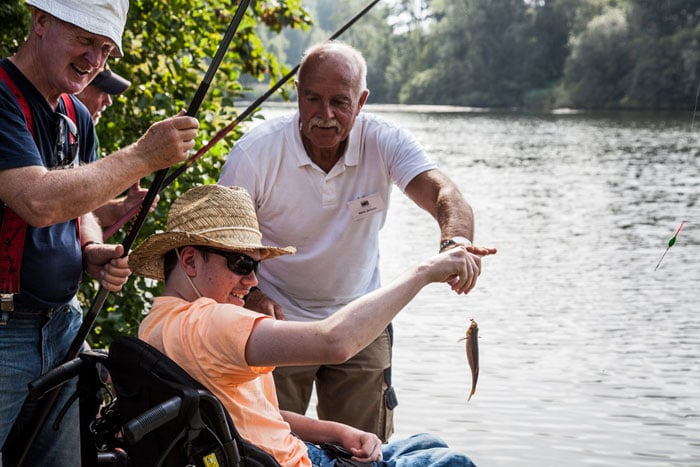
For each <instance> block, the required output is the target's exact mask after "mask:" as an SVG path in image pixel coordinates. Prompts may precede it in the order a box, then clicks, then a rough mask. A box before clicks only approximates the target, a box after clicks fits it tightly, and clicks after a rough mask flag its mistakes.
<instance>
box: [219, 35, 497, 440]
mask: <svg viewBox="0 0 700 467" xmlns="http://www.w3.org/2000/svg"><path fill="white" fill-rule="evenodd" d="M366 73H367V67H366V64H365V61H364V59H363V57H362V55H361V54H360V53H359V52H358V51H357V50H355V49H353V48H352V47H350V46H348V45H345V44H342V43H339V42H327V43H324V44H321V45H318V46H315V47H312V48H311V49H309V50H308V51H307V52H306V53H305V54H304V57H303V58H302V62H301V65H300V68H299V74H298V80H297V82H296V87H297V95H298V96H297V100H298V108H299V110H298V112H297V113H296V114H295V115H293V116H290V117H283V118H280V119H276V120H272V121H269V122H265V123H263V124H261V125H259V126H258V127H256V128H254V129H253V130H252V131H251V132H249V133H248V134H247V135H245V136H244V137H243V138H241V139H240V140H239V141H238V142H237V143H236V145H235V147H234V149H233V150H232V151H231V153H230V154H229V156H228V160H227V162H226V164H225V165H224V167H223V169H222V173H221V177H220V179H219V183H220V184H223V185H237V186H243V187H245V188H246V189H247V190H248V191H249V192H250V194H251V196H252V197H253V200H254V202H255V206H256V209H257V215H258V220H259V222H260V230H261V231H262V234H263V239H264V240H265V241H266V242H268V243H270V244H272V245H294V246H296V248H297V254H296V255H294V256H291V255H290V256H285V257H284V258H279V259H278V260H276V261H274V262H271V263H270V264H265V265H263V267H262V268H261V269H260V272H259V276H258V278H259V281H260V285H259V290H255V291H252V292H251V293H250V295H249V296H248V298H247V300H246V306H247V307H249V308H251V309H255V310H257V311H262V312H265V313H267V314H273V315H275V316H276V317H277V318H278V319H280V318H284V319H287V320H293V321H309V320H319V319H323V318H325V317H327V316H329V315H331V314H333V313H335V312H336V311H337V310H339V309H340V308H341V307H342V306H343V305H346V304H347V303H349V302H351V301H352V300H353V299H356V298H358V297H360V296H362V295H365V294H367V293H368V292H371V291H372V290H375V289H377V288H378V287H379V286H380V275H379V230H380V229H381V227H382V226H383V225H384V221H385V219H386V215H387V208H388V205H389V195H390V192H391V188H392V185H396V186H398V187H399V188H400V189H401V190H402V191H404V192H405V193H406V195H407V196H408V197H409V198H411V199H412V200H413V201H414V202H415V203H416V204H417V205H418V206H420V207H421V208H423V209H425V210H426V211H428V212H429V213H430V214H431V215H432V216H433V217H434V218H435V219H436V220H437V221H438V224H439V226H440V232H441V238H440V241H439V242H437V243H438V245H440V249H445V248H449V247H452V246H454V245H456V244H463V245H466V246H467V247H468V248H472V250H471V252H472V253H473V252H474V251H476V250H474V249H473V248H474V247H472V246H471V239H472V238H473V231H474V226H473V213H472V209H471V207H470V206H469V204H468V203H467V202H466V201H465V200H464V198H463V197H462V195H461V193H460V191H459V189H458V188H457V187H456V186H455V184H454V183H453V182H452V181H451V180H450V179H449V178H448V177H447V176H446V175H445V174H444V173H443V172H441V171H440V170H438V169H437V166H436V165H435V163H433V162H432V161H431V160H430V159H429V158H428V157H427V155H426V154H425V152H424V150H423V149H422V147H421V146H420V145H419V144H418V143H417V142H416V141H415V140H414V139H413V138H412V137H411V136H410V135H409V134H408V133H406V132H405V131H403V130H401V129H400V128H397V127H395V126H394V125H392V124H390V123H388V122H386V121H384V120H381V119H380V118H378V117H376V116H373V115H370V114H367V113H362V112H361V110H362V107H363V105H364V104H365V102H366V100H367V96H368V94H369V91H368V90H367V86H366ZM480 251H481V250H480ZM489 251H490V250H489ZM467 264H468V267H469V268H470V271H471V274H470V277H472V278H473V280H472V281H470V284H469V286H468V287H467V291H468V290H471V288H473V287H474V285H475V283H476V278H477V277H478V275H479V272H480V270H481V259H480V256H479V255H476V254H471V255H469V261H468V263H467ZM390 365H391V334H390V329H389V328H388V329H387V331H385V332H384V333H383V334H382V335H381V336H380V337H379V338H377V340H375V341H374V342H373V343H372V344H370V345H369V346H368V347H366V348H365V349H364V350H363V351H362V352H360V353H359V354H358V355H357V356H355V357H353V358H352V359H351V360H349V361H348V362H346V363H343V364H342V365H324V366H313V367H285V368H279V369H277V370H276V371H275V383H276V386H277V396H278V398H279V403H280V408H281V409H282V410H289V411H293V412H297V413H300V414H304V413H305V412H306V409H307V406H308V403H309V399H310V396H311V393H312V388H313V385H314V384H315V385H316V393H317V396H318V406H317V412H318V417H319V418H320V419H325V420H334V421H338V422H342V423H345V424H348V425H351V426H354V427H356V428H359V429H361V430H364V431H368V432H371V433H375V434H376V435H377V436H379V438H381V439H382V440H383V441H387V440H388V438H389V436H390V435H391V433H392V432H393V417H392V410H393V408H394V406H395V405H396V397H395V395H394V392H393V389H392V388H391V374H390Z"/></svg>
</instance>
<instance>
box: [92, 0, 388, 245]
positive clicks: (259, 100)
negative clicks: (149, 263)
mask: <svg viewBox="0 0 700 467" xmlns="http://www.w3.org/2000/svg"><path fill="white" fill-rule="evenodd" d="M379 1H380V0H372V1H371V2H369V3H368V4H367V5H366V6H365V7H364V8H363V9H362V10H360V11H359V12H358V13H357V14H355V16H353V17H352V18H350V19H349V20H348V21H347V22H346V23H345V24H344V25H343V26H341V27H340V28H339V29H338V30H337V31H335V32H334V33H333V34H332V35H331V36H330V37H329V38H328V40H329V41H332V40H334V39H337V38H338V37H339V36H340V35H341V34H343V33H344V32H345V31H346V30H347V29H349V28H350V27H351V26H352V25H353V24H355V22H357V20H359V19H360V18H362V17H363V16H364V15H365V14H366V13H367V12H368V11H369V10H371V9H372V7H374V5H376V4H377V3H379ZM300 65H301V64H297V65H296V66H295V67H294V68H292V69H291V70H290V71H289V72H288V73H287V74H286V75H284V76H283V77H282V78H280V79H279V80H278V81H277V82H276V83H275V84H274V85H273V86H272V87H270V89H268V90H267V91H266V92H265V93H264V94H263V95H261V96H260V97H258V98H257V99H256V100H255V101H254V102H253V103H252V104H250V105H249V106H248V107H247V108H246V109H245V110H244V111H243V112H241V113H240V114H238V115H237V116H236V118H235V119H234V120H233V121H232V122H231V123H229V124H228V125H226V126H225V127H224V128H222V129H221V130H220V131H219V132H218V133H217V134H216V135H214V137H213V138H212V139H211V140H210V141H209V142H208V143H207V144H206V145H205V146H203V147H202V148H201V149H200V150H199V151H197V153H196V154H195V155H194V156H192V157H190V158H189V159H187V160H186V161H185V162H184V163H183V164H182V165H181V166H179V167H178V168H176V169H173V171H172V172H171V173H170V175H168V177H167V178H166V179H165V181H164V182H163V186H162V189H164V188H165V187H167V186H168V185H170V184H171V183H172V182H173V181H174V180H175V179H176V178H177V177H179V176H180V175H182V174H183V173H184V172H185V171H186V170H187V169H189V168H190V167H192V166H193V165H194V163H195V162H196V161H197V160H198V159H199V158H200V157H202V156H203V155H204V154H206V153H207V152H208V151H209V150H210V149H211V148H212V147H214V145H216V143H218V142H219V141H221V140H222V139H223V138H224V137H225V136H226V135H227V134H229V133H230V132H231V130H233V129H234V128H236V127H237V126H238V125H240V123H241V122H242V121H243V120H245V119H246V118H248V117H249V116H250V115H251V114H252V113H253V112H254V111H255V110H256V109H257V108H258V107H260V104H262V103H263V102H265V101H266V100H267V99H268V98H269V97H270V96H271V95H272V94H274V93H275V92H277V90H278V89H279V88H281V87H282V86H284V84H285V83H286V82H287V81H289V80H290V79H291V78H292V76H294V75H295V74H296V72H297V71H299V66H300ZM149 206H150V205H149ZM139 209H143V204H142V206H136V207H134V208H132V209H131V210H129V212H127V213H126V214H124V215H123V216H122V217H120V218H119V219H118V220H117V221H116V222H115V223H114V224H112V225H111V226H110V227H109V228H107V229H105V231H104V234H103V236H104V240H106V239H108V238H109V237H111V236H112V235H114V233H115V232H116V231H117V230H119V229H120V228H121V227H122V226H123V225H124V224H125V223H126V222H128V221H129V219H131V218H132V217H134V215H135V214H136V213H137V212H138V210H139Z"/></svg>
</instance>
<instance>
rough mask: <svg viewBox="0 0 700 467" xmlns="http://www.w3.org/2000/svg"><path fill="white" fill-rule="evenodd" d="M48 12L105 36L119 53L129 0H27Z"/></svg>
mask: <svg viewBox="0 0 700 467" xmlns="http://www.w3.org/2000/svg"><path fill="white" fill-rule="evenodd" d="M26 2H27V5H31V6H33V7H36V8H38V9H40V10H42V11H45V12H46V13H48V14H50V15H51V16H55V17H56V18H58V19H60V20H63V21H65V22H66V23H70V24H72V25H74V26H78V27H79V28H81V29H84V30H86V31H88V32H91V33H93V34H98V35H100V36H105V37H107V38H109V39H112V41H113V42H114V43H115V44H116V45H117V50H115V51H114V52H113V53H112V55H114V56H116V57H121V56H122V55H124V52H123V51H122V34H123V33H124V25H125V24H126V14H127V12H128V11H129V0H26Z"/></svg>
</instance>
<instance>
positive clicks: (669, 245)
mask: <svg viewBox="0 0 700 467" xmlns="http://www.w3.org/2000/svg"><path fill="white" fill-rule="evenodd" d="M684 225H685V221H683V222H681V225H679V226H678V228H677V229H676V233H674V234H673V237H671V240H669V241H668V246H667V247H666V250H665V251H664V254H663V255H661V259H659V262H658V263H656V267H655V268H654V271H656V270H657V269H659V265H660V264H661V261H663V259H664V257H666V253H668V250H670V249H671V247H672V246H673V245H675V244H676V238H677V237H678V234H679V233H680V232H681V229H682V228H683V226H684Z"/></svg>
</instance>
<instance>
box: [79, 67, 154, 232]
mask: <svg viewBox="0 0 700 467" xmlns="http://www.w3.org/2000/svg"><path fill="white" fill-rule="evenodd" d="M129 86H131V81H129V80H128V79H126V78H124V77H122V76H120V75H118V74H117V73H115V72H113V71H112V70H110V69H107V68H105V69H104V70H102V71H100V72H99V73H98V74H97V76H95V79H93V80H92V81H91V82H90V84H89V85H88V86H86V87H85V89H83V90H82V92H80V93H78V94H76V95H75V97H77V98H78V99H80V102H82V103H83V104H84V105H85V107H87V109H88V112H90V116H91V117H92V123H93V124H94V125H95V126H97V123H98V122H99V121H100V117H101V116H102V111H103V110H104V109H106V108H107V107H109V106H110V105H112V96H116V95H119V94H122V93H123V92H125V91H126V90H127V89H129ZM95 146H96V147H97V148H98V154H97V155H98V157H99V138H98V137H97V135H95ZM146 193H148V190H146V189H145V188H141V184H140V183H139V182H136V183H134V184H133V185H131V187H129V191H127V192H126V194H125V195H123V196H119V197H118V198H114V199H113V200H111V201H109V202H108V203H107V204H105V205H103V206H100V207H99V208H97V209H95V210H93V214H94V215H95V216H97V220H98V221H99V223H100V225H101V226H102V228H103V229H107V228H109V227H110V226H111V225H112V224H114V223H115V222H117V221H118V220H119V219H120V218H121V217H122V216H123V215H125V214H126V213H128V212H129V211H131V210H132V209H133V208H134V207H135V206H140V205H141V203H142V202H143V199H144V198H145V197H146ZM158 199H159V197H158V196H156V199H155V200H154V201H153V206H151V209H155V206H156V204H157V203H158Z"/></svg>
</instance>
